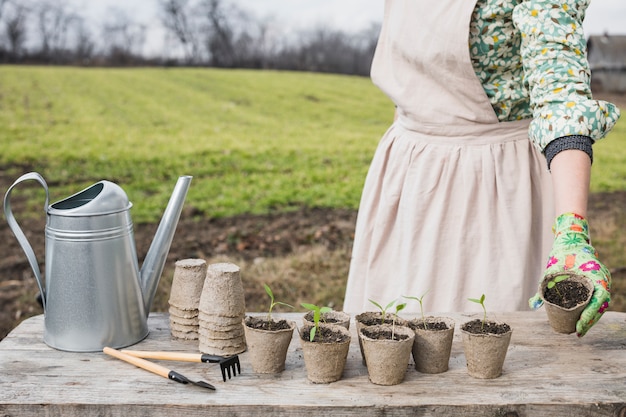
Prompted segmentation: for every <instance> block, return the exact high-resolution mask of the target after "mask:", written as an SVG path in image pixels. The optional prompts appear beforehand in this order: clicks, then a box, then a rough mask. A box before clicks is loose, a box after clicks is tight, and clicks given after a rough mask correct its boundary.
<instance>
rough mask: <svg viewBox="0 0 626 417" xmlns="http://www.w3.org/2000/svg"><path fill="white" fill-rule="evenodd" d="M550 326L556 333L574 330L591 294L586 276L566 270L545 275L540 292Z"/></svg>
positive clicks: (590, 287)
mask: <svg viewBox="0 0 626 417" xmlns="http://www.w3.org/2000/svg"><path fill="white" fill-rule="evenodd" d="M539 293H540V294H541V298H542V299H543V302H544V305H545V308H546V314H547V315H548V322H549V323H550V327H552V329H553V330H554V331H555V332H557V333H565V334H570V333H574V332H575V331H576V322H577V321H578V319H579V318H580V314H581V313H582V311H583V310H584V309H585V307H586V306H587V304H589V301H590V300H591V295H592V294H593V283H592V282H591V280H589V279H588V278H586V277H584V276H581V275H576V274H573V273H568V272H559V273H555V274H550V275H546V277H545V278H544V279H543V281H542V282H541V287H540V292H539Z"/></svg>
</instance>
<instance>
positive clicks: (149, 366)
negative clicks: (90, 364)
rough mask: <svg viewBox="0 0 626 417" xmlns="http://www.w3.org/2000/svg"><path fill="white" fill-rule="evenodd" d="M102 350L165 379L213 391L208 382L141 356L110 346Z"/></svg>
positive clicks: (213, 388)
mask: <svg viewBox="0 0 626 417" xmlns="http://www.w3.org/2000/svg"><path fill="white" fill-rule="evenodd" d="M102 351H103V352H104V353H106V354H107V355H110V356H113V357H115V358H118V359H121V360H123V361H125V362H128V363H130V364H133V365H135V366H137V367H139V368H142V369H145V370H146V371H150V372H153V373H155V374H157V375H160V376H162V377H164V378H167V379H171V380H172V381H176V382H180V383H181V384H193V385H196V386H198V387H202V388H208V389H210V390H213V391H215V387H214V386H213V385H211V384H209V383H208V382H205V381H192V380H191V379H189V378H187V377H185V376H184V375H181V374H179V373H178V372H176V371H172V370H171V369H167V368H166V367H164V366H161V365H157V364H156V363H152V362H150V361H147V360H145V359H141V358H137V357H135V356H132V355H128V354H126V353H124V352H121V351H119V350H116V349H113V348H110V347H104V348H103V349H102Z"/></svg>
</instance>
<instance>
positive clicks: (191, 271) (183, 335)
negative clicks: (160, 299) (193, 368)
mask: <svg viewBox="0 0 626 417" xmlns="http://www.w3.org/2000/svg"><path fill="white" fill-rule="evenodd" d="M206 270H207V263H206V261H205V260H203V259H183V260H180V261H177V262H176V267H175V269H174V278H173V280H172V288H171V291H170V298H169V313H170V330H171V333H172V336H174V337H175V338H177V339H185V340H198V325H199V318H198V315H199V311H198V306H199V303H200V294H201V293H202V287H203V285H204V280H205V277H206Z"/></svg>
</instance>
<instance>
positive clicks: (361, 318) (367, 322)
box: [354, 311, 407, 365]
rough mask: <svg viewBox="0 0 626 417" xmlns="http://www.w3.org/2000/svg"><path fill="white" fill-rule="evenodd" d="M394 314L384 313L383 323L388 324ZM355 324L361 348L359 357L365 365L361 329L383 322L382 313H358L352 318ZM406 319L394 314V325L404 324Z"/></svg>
mask: <svg viewBox="0 0 626 417" xmlns="http://www.w3.org/2000/svg"><path fill="white" fill-rule="evenodd" d="M394 316H395V314H393V313H388V314H386V315H385V323H386V324H390V323H391V322H392V321H393V318H394ZM354 322H355V324H356V331H357V335H358V340H359V349H360V350H361V358H362V359H363V365H366V361H365V353H364V352H363V342H362V341H361V329H362V328H364V327H367V326H376V325H381V324H383V315H382V313H381V312H380V311H366V312H364V313H361V314H358V315H356V316H355V318H354ZM406 325H407V321H406V320H405V319H403V318H402V317H399V316H396V326H406Z"/></svg>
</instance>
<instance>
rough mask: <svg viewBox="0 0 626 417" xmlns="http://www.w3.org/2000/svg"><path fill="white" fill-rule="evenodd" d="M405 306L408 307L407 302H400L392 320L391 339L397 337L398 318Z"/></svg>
mask: <svg viewBox="0 0 626 417" xmlns="http://www.w3.org/2000/svg"><path fill="white" fill-rule="evenodd" d="M404 307H406V303H402V304H398V305H397V306H396V314H394V316H393V321H392V322H391V340H393V339H394V338H395V334H396V319H397V318H398V313H399V312H400V311H401V310H404Z"/></svg>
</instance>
